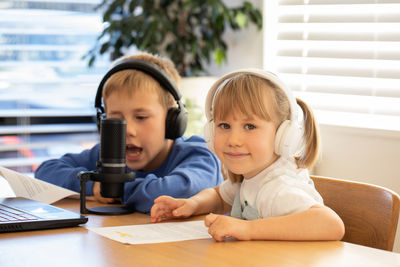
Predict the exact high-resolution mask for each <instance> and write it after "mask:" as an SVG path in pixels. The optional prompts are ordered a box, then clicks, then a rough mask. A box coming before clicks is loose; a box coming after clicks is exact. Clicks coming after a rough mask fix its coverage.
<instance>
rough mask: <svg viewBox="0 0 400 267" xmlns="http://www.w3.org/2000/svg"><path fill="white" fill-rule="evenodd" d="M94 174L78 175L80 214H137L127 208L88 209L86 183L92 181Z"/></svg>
mask: <svg viewBox="0 0 400 267" xmlns="http://www.w3.org/2000/svg"><path fill="white" fill-rule="evenodd" d="M92 176H93V173H92V172H82V173H80V174H78V178H79V179H80V180H81V192H80V213H81V214H96V215H123V214H130V213H133V212H135V210H134V209H129V208H127V207H125V206H104V207H93V208H90V209H89V208H87V207H86V182H87V181H89V180H91V177H92Z"/></svg>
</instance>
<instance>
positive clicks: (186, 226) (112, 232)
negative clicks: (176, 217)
mask: <svg viewBox="0 0 400 267" xmlns="http://www.w3.org/2000/svg"><path fill="white" fill-rule="evenodd" d="M89 230H91V231H93V232H95V233H97V234H99V235H102V236H105V237H108V238H110V239H113V240H116V241H118V242H121V243H124V244H150V243H162V242H175V241H184V240H192V239H205V238H211V235H210V234H209V233H208V228H207V227H206V226H204V221H188V222H172V223H151V224H139V225H128V226H114V227H99V228H89Z"/></svg>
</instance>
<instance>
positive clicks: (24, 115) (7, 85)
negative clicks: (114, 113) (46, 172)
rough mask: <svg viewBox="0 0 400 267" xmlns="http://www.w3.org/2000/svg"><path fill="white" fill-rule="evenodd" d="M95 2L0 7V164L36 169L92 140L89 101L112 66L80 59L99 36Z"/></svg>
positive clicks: (46, 0)
mask: <svg viewBox="0 0 400 267" xmlns="http://www.w3.org/2000/svg"><path fill="white" fill-rule="evenodd" d="M99 3H100V0H82V1H81V0H79V1H77V0H53V1H50V0H40V1H39V0H30V1H21V0H14V1H1V3H0V62H1V63H0V166H4V167H9V168H12V169H15V170H17V171H21V172H25V173H30V172H33V171H34V170H35V168H36V167H37V165H38V164H40V162H42V161H43V160H46V159H49V158H57V157H60V156H61V155H62V154H64V153H67V152H78V151H81V150H82V149H83V148H87V147H90V146H91V145H92V144H94V143H96V142H97V140H98V139H97V127H96V124H95V120H94V117H95V114H96V112H95V109H94V108H93V105H94V97H95V94H96V89H97V86H98V82H99V81H100V80H101V78H102V76H103V74H104V73H105V72H106V70H107V68H108V67H109V62H108V61H107V60H106V59H104V58H103V59H102V58H99V60H98V61H97V62H96V65H95V66H94V67H93V68H90V69H89V68H88V67H87V60H83V59H82V57H83V56H84V55H85V54H86V53H87V51H88V50H89V49H90V48H91V47H92V46H93V45H94V43H95V40H96V38H97V36H98V34H99V33H100V32H101V28H102V21H101V14H100V13H99V11H96V10H95V7H96V6H97V5H98V4H99Z"/></svg>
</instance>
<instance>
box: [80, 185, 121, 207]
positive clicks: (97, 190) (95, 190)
mask: <svg viewBox="0 0 400 267" xmlns="http://www.w3.org/2000/svg"><path fill="white" fill-rule="evenodd" d="M86 199H87V200H94V201H97V202H100V203H105V204H112V203H116V202H118V201H119V199H118V198H105V197H102V196H101V194H100V183H99V182H94V183H93V196H89V197H86Z"/></svg>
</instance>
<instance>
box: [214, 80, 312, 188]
mask: <svg viewBox="0 0 400 267" xmlns="http://www.w3.org/2000/svg"><path fill="white" fill-rule="evenodd" d="M296 100H297V104H298V105H299V106H300V107H301V109H302V111H303V119H304V136H303V141H304V145H303V147H304V148H303V149H302V150H301V151H300V152H299V153H298V154H297V155H296V156H295V160H296V163H297V166H298V167H299V168H310V167H312V165H313V164H314V163H315V161H316V160H317V157H318V152H319V147H320V136H319V130H318V126H317V122H316V120H315V117H314V115H313V112H312V110H311V109H310V107H309V106H308V105H307V104H306V103H305V102H303V101H302V100H300V99H296ZM212 106H213V108H212V113H213V114H212V117H213V118H214V119H217V120H220V119H222V120H223V119H225V118H226V117H227V116H228V115H229V114H231V113H232V111H234V112H239V113H241V114H243V115H245V116H249V118H252V117H254V116H256V117H258V118H261V119H264V120H266V121H272V122H274V123H275V124H276V126H277V127H279V125H281V123H282V122H283V121H285V120H290V117H291V114H290V104H289V99H288V97H287V96H286V93H285V92H284V90H283V89H282V88H280V87H277V86H276V85H275V84H273V83H272V82H270V81H268V80H266V79H264V78H261V77H258V76H255V75H252V74H249V73H241V74H237V75H235V76H234V77H231V78H230V79H229V80H227V82H226V83H225V84H224V85H223V86H222V87H221V88H219V89H218V92H217V93H216V94H215V96H214V99H213V103H212ZM222 167H223V170H224V173H225V175H227V176H228V177H229V179H230V180H231V181H232V182H241V181H242V180H243V175H238V174H234V173H232V172H230V171H229V170H227V169H226V168H225V167H224V166H222Z"/></svg>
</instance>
